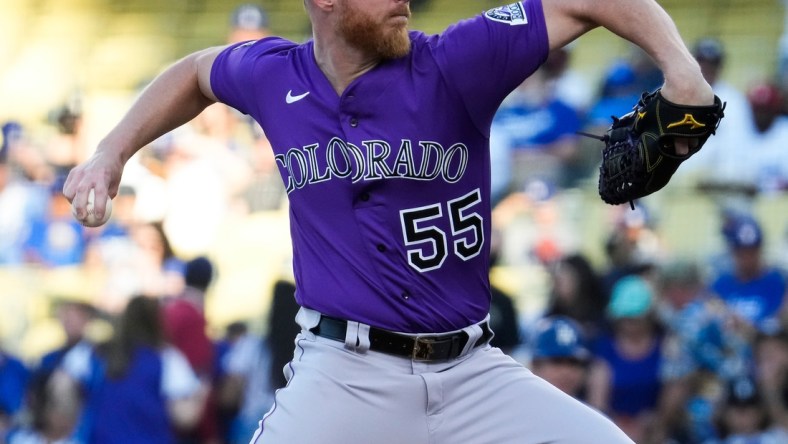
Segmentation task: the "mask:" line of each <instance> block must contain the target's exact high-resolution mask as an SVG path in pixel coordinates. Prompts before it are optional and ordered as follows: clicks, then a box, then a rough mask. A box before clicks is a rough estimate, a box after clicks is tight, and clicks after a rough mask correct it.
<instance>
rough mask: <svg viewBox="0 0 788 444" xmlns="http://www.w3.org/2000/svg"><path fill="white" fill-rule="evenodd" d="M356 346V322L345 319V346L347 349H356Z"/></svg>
mask: <svg viewBox="0 0 788 444" xmlns="http://www.w3.org/2000/svg"><path fill="white" fill-rule="evenodd" d="M357 347H358V322H354V321H347V330H345V348H346V349H348V350H352V351H356V348H357Z"/></svg>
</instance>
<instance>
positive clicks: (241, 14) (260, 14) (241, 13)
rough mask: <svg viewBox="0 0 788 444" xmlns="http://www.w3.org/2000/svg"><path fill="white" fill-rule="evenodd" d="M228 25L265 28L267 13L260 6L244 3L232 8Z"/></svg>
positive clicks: (250, 28)
mask: <svg viewBox="0 0 788 444" xmlns="http://www.w3.org/2000/svg"><path fill="white" fill-rule="evenodd" d="M230 25H231V26H232V27H233V28H238V29H248V30H260V29H265V28H267V27H268V14H266V12H265V10H264V9H263V8H262V7H261V6H258V5H255V4H253V3H245V4H243V5H240V6H238V7H237V8H235V9H234V10H233V12H232V14H231V15H230Z"/></svg>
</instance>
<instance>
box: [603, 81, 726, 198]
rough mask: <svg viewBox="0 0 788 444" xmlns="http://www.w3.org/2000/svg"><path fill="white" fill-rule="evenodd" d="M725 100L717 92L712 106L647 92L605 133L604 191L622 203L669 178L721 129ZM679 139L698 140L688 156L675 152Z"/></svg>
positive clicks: (605, 195) (662, 183) (657, 188)
mask: <svg viewBox="0 0 788 444" xmlns="http://www.w3.org/2000/svg"><path fill="white" fill-rule="evenodd" d="M724 109H725V104H724V103H722V102H721V101H720V98H719V97H717V96H714V104H713V105H708V106H690V105H678V104H676V103H671V102H669V101H667V100H665V98H664V97H662V94H661V93H660V90H659V89H658V90H656V91H654V92H652V93H647V92H646V93H643V95H642V96H641V97H640V100H639V101H638V103H637V105H635V106H634V107H633V109H632V112H630V113H629V114H626V115H624V116H622V117H621V118H617V117H613V124H612V125H610V128H609V129H608V130H607V133H606V134H605V135H604V136H603V137H599V139H600V140H602V141H603V142H604V143H605V147H604V148H603V149H602V165H601V166H600V167H599V195H600V197H602V200H604V201H605V202H607V203H609V204H611V205H619V204H622V203H625V202H629V203H630V205H632V206H633V208H634V204H633V203H632V201H633V200H635V199H638V198H641V197H643V196H648V195H649V194H651V193H654V192H656V191H658V190H660V189H662V187H664V186H665V185H666V184H667V183H668V181H669V180H670V178H671V176H673V173H675V172H676V169H677V168H678V167H679V165H680V164H681V162H683V161H685V160H687V159H689V158H690V156H692V155H693V154H695V153H697V152H698V151H699V150H700V148H701V147H702V146H703V144H704V143H706V140H707V139H708V138H709V137H711V135H713V134H714V133H715V131H716V130H717V126H718V125H719V123H720V120H721V119H722V117H723V110H724ZM676 137H687V138H694V139H697V141H698V142H697V145H695V146H691V147H690V152H689V153H688V154H686V155H683V156H681V155H678V154H676V150H675V147H674V145H673V140H674V138H676Z"/></svg>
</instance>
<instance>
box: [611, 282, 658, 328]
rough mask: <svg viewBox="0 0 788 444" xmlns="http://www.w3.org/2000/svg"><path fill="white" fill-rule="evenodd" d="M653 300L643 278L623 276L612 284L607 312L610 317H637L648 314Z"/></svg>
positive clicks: (649, 287)
mask: <svg viewBox="0 0 788 444" xmlns="http://www.w3.org/2000/svg"><path fill="white" fill-rule="evenodd" d="M653 302H654V292H653V290H652V289H651V286H650V285H649V284H648V282H646V280H645V279H643V278H642V277H640V276H636V275H630V276H625V277H623V278H621V279H619V280H618V281H617V282H616V283H615V285H613V291H612V294H611V295H610V303H608V305H607V314H608V316H610V317H611V318H612V319H621V318H639V317H641V316H645V315H646V314H648V312H649V311H650V310H651V306H652V304H653Z"/></svg>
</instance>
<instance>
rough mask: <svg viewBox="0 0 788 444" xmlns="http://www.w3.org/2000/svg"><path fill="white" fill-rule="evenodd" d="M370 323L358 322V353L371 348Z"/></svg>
mask: <svg viewBox="0 0 788 444" xmlns="http://www.w3.org/2000/svg"><path fill="white" fill-rule="evenodd" d="M369 344H370V340H369V325H367V324H358V348H357V349H356V351H357V352H358V353H366V352H367V350H369Z"/></svg>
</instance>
